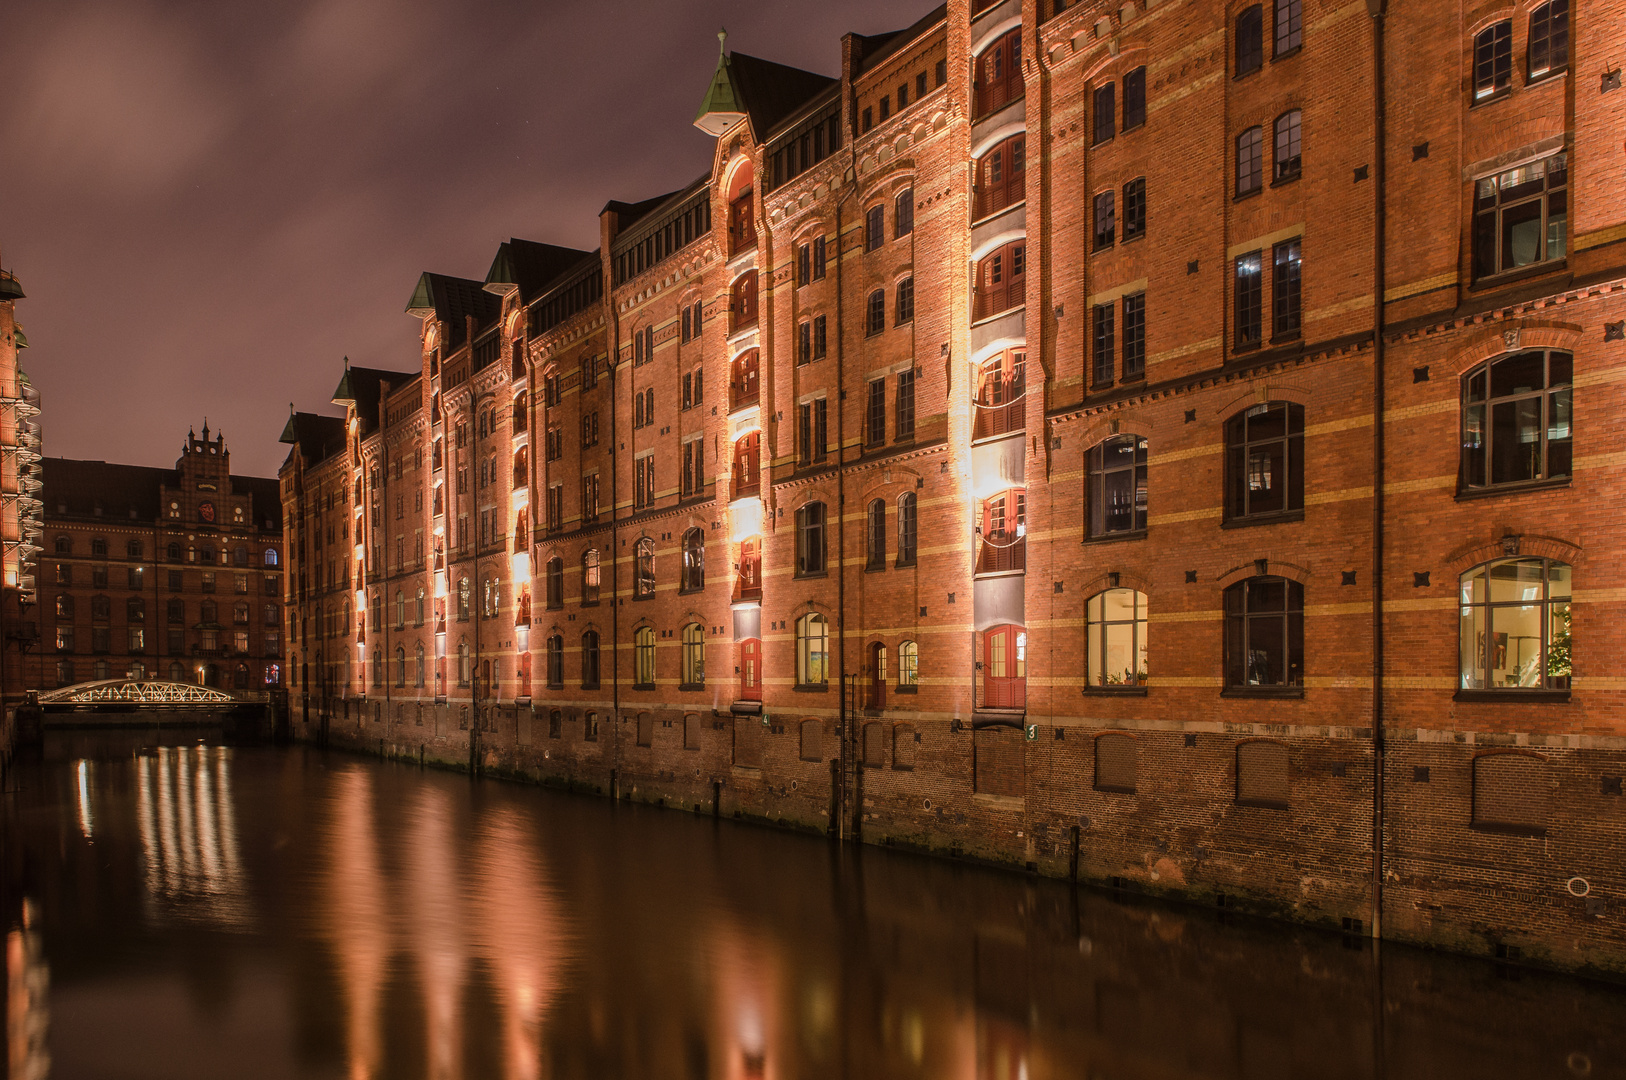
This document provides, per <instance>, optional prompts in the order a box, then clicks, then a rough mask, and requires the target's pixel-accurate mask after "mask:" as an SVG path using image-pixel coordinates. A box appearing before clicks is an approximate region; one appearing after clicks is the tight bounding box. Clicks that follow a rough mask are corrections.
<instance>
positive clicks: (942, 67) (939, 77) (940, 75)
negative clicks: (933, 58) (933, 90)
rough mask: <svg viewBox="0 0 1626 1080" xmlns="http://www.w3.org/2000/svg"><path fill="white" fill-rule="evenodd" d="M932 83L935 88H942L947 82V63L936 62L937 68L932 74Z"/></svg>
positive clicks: (943, 61)
mask: <svg viewBox="0 0 1626 1080" xmlns="http://www.w3.org/2000/svg"><path fill="white" fill-rule="evenodd" d="M933 82H934V84H935V85H936V86H942V85H943V84H944V83H946V82H948V61H947V60H939V61H938V62H937V68H936V71H935V72H934V77H933Z"/></svg>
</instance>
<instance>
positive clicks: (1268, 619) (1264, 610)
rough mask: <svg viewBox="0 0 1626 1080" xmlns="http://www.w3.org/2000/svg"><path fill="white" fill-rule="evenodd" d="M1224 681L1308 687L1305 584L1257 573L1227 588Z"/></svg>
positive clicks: (1249, 685) (1255, 685) (1243, 685)
mask: <svg viewBox="0 0 1626 1080" xmlns="http://www.w3.org/2000/svg"><path fill="white" fill-rule="evenodd" d="M1225 685H1226V688H1227V689H1239V688H1246V689H1251V688H1266V687H1276V688H1288V687H1301V686H1303V685H1304V586H1302V585H1300V584H1299V583H1298V582H1296V581H1289V580H1288V579H1286V578H1279V577H1253V578H1248V579H1247V580H1246V581H1239V582H1237V583H1236V584H1235V585H1232V586H1231V587H1230V588H1228V589H1226V590H1225Z"/></svg>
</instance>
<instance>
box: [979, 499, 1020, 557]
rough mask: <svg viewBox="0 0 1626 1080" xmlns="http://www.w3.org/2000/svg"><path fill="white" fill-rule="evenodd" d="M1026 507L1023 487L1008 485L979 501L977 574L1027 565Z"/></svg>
mask: <svg viewBox="0 0 1626 1080" xmlns="http://www.w3.org/2000/svg"><path fill="white" fill-rule="evenodd" d="M1027 506H1028V496H1027V489H1026V488H1009V489H1007V490H1005V491H1002V492H1000V493H999V494H997V495H995V496H993V497H992V498H989V499H987V500H985V501H984V502H983V505H982V528H981V534H982V535H981V541H982V542H981V543H980V544H979V545H978V546H977V573H979V574H992V573H1003V572H1005V571H1008V570H1022V569H1025V568H1026V567H1027V533H1028V511H1027Z"/></svg>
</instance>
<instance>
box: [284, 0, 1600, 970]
mask: <svg viewBox="0 0 1626 1080" xmlns="http://www.w3.org/2000/svg"><path fill="white" fill-rule="evenodd" d="M1623 15H1626V5H1623V4H1620V3H1615V2H1585V3H1575V4H1570V3H1567V2H1566V0H1550V2H1547V3H1542V4H1530V3H1527V4H1523V5H1521V6H1519V7H1517V9H1515V8H1513V7H1503V8H1495V9H1484V10H1483V11H1479V10H1478V9H1476V10H1475V11H1468V10H1460V11H1459V10H1458V8H1457V7H1453V6H1451V5H1440V4H1437V3H1435V4H1423V3H1419V2H1412V0H1405V2H1399V0H1396V2H1392V3H1387V4H1385V3H1384V2H1382V0H1372V2H1371V3H1367V2H1362V0H1355V2H1341V0H1265V2H1264V3H1258V4H1252V3H1233V4H1228V5H1219V4H1195V3H1190V2H1185V3H1182V2H1179V0H1162V2H1151V0H1133V2H1131V3H1127V4H1114V5H1102V4H1089V3H1079V4H1076V5H1064V4H1061V5H1058V4H1056V3H1055V2H1054V0H1042V2H1041V3H1039V4H1038V5H1035V4H1034V3H1033V2H1032V0H1028V2H1027V3H1021V2H1019V0H1005V2H1004V3H996V4H986V3H976V4H968V3H965V2H957V3H950V4H948V5H947V6H946V7H944V8H939V9H937V10H936V11H934V12H931V13H929V14H927V15H926V16H925V17H924V18H922V19H921V21H920V22H919V23H917V24H916V25H914V26H912V27H909V28H907V29H905V30H902V31H900V32H898V33H896V34H892V35H883V36H880V37H861V36H857V35H849V36H848V37H846V38H844V39H843V41H842V58H841V71H840V74H839V77H836V78H826V77H822V76H819V75H815V74H811V73H808V72H803V71H798V70H794V69H790V68H785V67H783V66H780V65H777V64H773V63H771V62H768V61H764V60H758V59H755V58H752V57H747V56H744V55H740V54H733V55H728V54H726V53H725V55H724V56H723V57H722V59H721V60H720V62H719V65H718V69H717V73H716V76H715V77H714V79H713V82H712V84H711V86H710V87H709V89H708V90H707V92H706V96H705V99H704V103H703V105H702V107H701V110H700V113H699V116H698V117H697V120H696V126H697V127H699V128H700V129H701V130H702V131H703V132H705V133H706V134H707V135H709V136H711V137H713V138H714V139H715V140H716V141H715V153H714V158H713V163H712V167H711V168H710V169H709V170H708V171H707V173H706V174H705V175H704V176H701V177H699V178H697V179H696V180H695V181H693V182H692V183H690V184H687V185H685V186H684V187H682V188H680V189H678V190H676V191H674V192H672V193H670V194H668V195H665V196H660V197H657V198H654V199H649V200H646V201H643V202H638V203H622V202H611V203H609V204H608V205H607V206H606V207H605V209H604V211H603V213H602V215H601V227H600V238H601V246H600V248H599V250H598V251H596V252H591V253H589V252H577V251H568V250H564V249H560V248H555V247H551V246H548V245H544V244H536V243H530V242H525V241H519V240H514V241H510V242H509V243H508V244H505V245H503V246H502V248H501V250H499V252H498V254H497V257H496V259H495V261H494V262H493V264H492V267H491V270H490V271H489V272H488V273H487V275H486V278H485V280H484V281H483V282H480V281H475V280H467V279H457V278H449V277H442V276H439V275H434V274H426V275H424V276H423V278H422V279H421V281H420V283H419V286H418V288H417V290H416V292H415V294H414V296H413V298H412V300H411V302H410V304H409V309H408V310H409V311H410V312H411V313H412V314H414V315H415V316H417V317H419V318H420V319H421V320H422V322H423V334H422V350H421V355H420V356H419V357H417V358H415V359H414V358H408V359H407V362H405V363H400V364H392V365H391V366H392V367H398V368H400V369H402V370H401V371H399V372H398V373H392V372H386V371H375V370H367V371H362V370H361V369H355V368H351V369H349V371H348V374H347V375H346V376H345V378H344V380H343V381H342V382H341V383H340V388H339V390H338V392H337V393H336V394H335V402H336V403H338V404H340V405H342V406H344V408H345V415H344V417H343V418H342V419H341V418H339V417H336V416H335V417H319V416H315V415H312V414H298V415H297V416H296V417H295V418H294V420H293V421H292V422H291V425H290V429H289V433H288V436H287V437H288V439H289V441H291V442H293V443H295V447H296V449H295V452H294V453H292V454H291V455H290V458H289V462H288V465H287V466H286V467H285V468H284V470H283V498H284V501H285V505H286V516H287V520H288V523H289V528H290V530H291V531H290V534H289V550H290V553H291V557H292V559H293V560H294V561H293V564H292V565H293V566H295V567H297V568H298V571H299V579H300V584H299V602H298V605H297V607H296V609H295V611H294V612H293V613H292V617H293V619H294V623H293V624H291V626H290V637H291V639H293V638H297V649H298V652H299V654H300V658H299V670H300V679H301V681H300V684H299V688H300V690H301V692H302V693H304V694H306V695H308V697H307V701H306V705H305V713H304V715H305V716H306V718H307V720H306V722H307V723H308V724H312V725H315V724H321V723H325V724H326V725H328V727H327V730H328V733H329V734H330V735H335V736H338V737H342V738H344V739H347V740H350V741H353V742H355V743H357V744H358V745H365V746H374V747H378V746H382V747H384V748H385V749H386V751H392V752H401V753H411V754H424V755H433V756H439V757H445V758H456V759H459V760H464V759H466V760H469V761H471V762H475V763H483V764H485V765H488V766H491V767H498V768H502V769H505V770H510V771H513V772H516V773H519V774H523V775H526V776H531V777H536V778H541V779H544V780H548V781H554V782H562V783H569V784H575V785H585V786H587V787H589V788H596V789H599V790H610V791H613V792H616V793H618V794H621V795H630V796H633V797H637V798H640V799H650V800H657V799H658V800H671V801H674V802H677V803H679V804H683V805H687V806H705V807H717V808H720V809H721V810H722V811H723V812H727V813H730V814H739V815H741V816H753V817H758V818H763V819H768V820H774V821H784V822H787V823H794V824H798V825H804V826H814V827H820V828H830V829H832V830H835V831H840V832H842V833H843V834H845V835H855V834H860V833H861V835H862V836H863V837H864V838H865V839H868V840H877V841H882V842H890V843H900V844H912V845H918V846H922V847H927V848H932V849H940V850H951V851H954V852H959V853H964V854H967V855H974V856H978V857H984V858H989V859H994V860H998V861H1003V862H1008V863H1013V864H1017V865H1022V864H1025V865H1027V866H1029V867H1030V868H1033V869H1037V870H1038V871H1040V872H1044V873H1049V874H1061V875H1068V874H1075V873H1076V874H1077V875H1079V876H1081V877H1085V878H1090V879H1094V880H1104V881H1110V882H1112V883H1113V884H1115V885H1118V886H1121V887H1126V888H1137V889H1144V890H1148V891H1154V892H1162V893H1168V894H1177V895H1182V896H1186V897H1188V898H1191V899H1195V900H1201V901H1203V902H1209V903H1220V904H1224V905H1226V906H1233V905H1240V906H1247V907H1251V908H1254V909H1257V910H1265V911H1273V912H1278V913H1281V914H1285V915H1289V916H1291V917H1295V918H1299V919H1303V920H1307V921H1311V922H1319V923H1325V924H1328V925H1333V926H1343V927H1345V928H1348V929H1352V930H1359V932H1362V933H1366V932H1371V933H1382V934H1383V935H1384V936H1390V937H1398V938H1403V939H1410V940H1418V941H1426V942H1434V943H1440V944H1446V945H1451V946H1453V947H1458V948H1463V949H1467V950H1470V951H1484V952H1496V953H1498V954H1500V955H1504V956H1506V955H1515V956H1517V955H1522V956H1527V957H1531V958H1534V959H1538V960H1539V961H1541V962H1544V963H1550V964H1554V965H1558V966H1566V967H1588V966H1595V967H1600V968H1619V967H1620V966H1621V965H1622V964H1623V962H1626V951H1623V949H1622V946H1623V944H1626V934H1623V933H1622V931H1621V930H1620V928H1619V922H1618V920H1619V916H1620V907H1619V905H1620V902H1621V901H1620V896H1621V895H1622V892H1623V890H1626V878H1623V877H1622V875H1621V873H1620V871H1619V869H1618V867H1616V865H1615V862H1616V860H1614V859H1613V857H1612V855H1613V852H1614V851H1616V850H1617V849H1618V844H1617V843H1616V841H1618V839H1619V837H1620V835H1621V833H1620V825H1619V822H1620V820H1621V814H1622V812H1623V808H1622V796H1621V794H1620V792H1621V776H1622V774H1626V742H1622V741H1621V739H1622V736H1623V734H1626V733H1623V732H1622V730H1621V725H1620V722H1619V720H1618V719H1617V718H1618V716H1619V708H1620V705H1621V702H1622V692H1623V691H1626V670H1623V668H1622V659H1621V657H1622V652H1621V647H1622V644H1623V641H1622V635H1621V634H1620V632H1619V631H1618V630H1617V629H1616V628H1615V627H1614V625H1613V620H1612V618H1611V617H1610V616H1611V612H1612V611H1613V609H1614V608H1615V607H1616V606H1617V605H1619V604H1621V603H1623V602H1626V578H1623V573H1622V571H1620V570H1618V569H1617V568H1616V567H1615V565H1614V564H1615V563H1616V562H1618V560H1617V559H1616V558H1615V557H1614V556H1615V548H1614V547H1613V546H1611V545H1612V544H1613V543H1614V538H1615V537H1618V536H1619V535H1620V532H1619V527H1620V526H1621V525H1622V523H1623V522H1622V518H1623V514H1626V511H1623V509H1622V507H1623V506H1626V501H1623V500H1622V498H1621V495H1622V494H1623V493H1622V491H1621V490H1620V488H1621V479H1620V478H1621V471H1620V466H1621V464H1622V461H1623V460H1626V459H1623V458H1622V457H1621V454H1622V450H1621V448H1620V447H1621V442H1620V428H1621V425H1620V422H1619V421H1618V420H1616V419H1613V417H1614V416H1615V406H1616V405H1618V404H1620V398H1621V379H1622V377H1621V372H1622V371H1626V368H1622V367H1621V365H1620V362H1619V361H1618V359H1617V358H1618V357H1619V356H1620V354H1621V352H1622V350H1623V346H1622V344H1618V343H1617V342H1621V341H1622V340H1623V339H1626V332H1623V331H1622V327H1623V326H1626V291H1623V290H1626V269H1623V265H1622V253H1623V252H1626V246H1622V243H1621V242H1622V241H1626V198H1622V197H1621V196H1620V195H1619V194H1618V193H1617V192H1616V191H1615V190H1613V188H1612V186H1611V184H1610V183H1609V178H1610V176H1611V172H1610V170H1612V169H1615V168H1617V165H1616V162H1615V157H1616V155H1618V153H1619V150H1618V147H1616V146H1614V145H1613V143H1612V141H1611V140H1612V139H1613V134H1612V133H1614V132H1618V131H1619V130H1620V120H1621V114H1622V113H1623V112H1626V93H1620V92H1618V90H1619V82H1620V76H1619V72H1618V70H1616V66H1615V64H1616V62H1615V61H1613V60H1611V59H1609V57H1610V55H1611V54H1610V53H1609V51H1608V45H1607V42H1608V40H1609V39H1608V33H1609V28H1610V27H1612V26H1615V25H1618V24H1619V20H1620V19H1621V17H1622V16H1623ZM1583 72H1584V74H1583ZM1572 193H1573V194H1572ZM1611 432H1614V433H1615V434H1614V435H1611V434H1610V433H1611ZM352 529H353V530H355V535H354V536H351V535H350V532H349V530H352ZM324 545H326V546H324ZM307 577H308V585H307ZM1572 642H1573V647H1572ZM312 662H314V663H315V665H316V668H317V669H319V671H320V674H313V675H312V676H310V677H309V678H307V677H306V675H305V666H306V664H307V663H312ZM308 730H309V729H308Z"/></svg>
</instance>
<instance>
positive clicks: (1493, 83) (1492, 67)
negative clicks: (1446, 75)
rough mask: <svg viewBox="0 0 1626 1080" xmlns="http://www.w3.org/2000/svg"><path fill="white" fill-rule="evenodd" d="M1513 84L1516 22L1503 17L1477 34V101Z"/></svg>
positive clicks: (1475, 82)
mask: <svg viewBox="0 0 1626 1080" xmlns="http://www.w3.org/2000/svg"><path fill="white" fill-rule="evenodd" d="M1512 85H1513V21H1512V20H1511V19H1503V20H1502V21H1501V22H1499V23H1497V24H1496V25H1494V26H1487V27H1485V29H1483V30H1481V31H1480V32H1479V33H1478V34H1477V35H1476V36H1475V37H1474V100H1475V101H1484V100H1485V99H1486V98H1491V97H1495V96H1496V95H1497V94H1500V93H1501V92H1502V91H1504V90H1506V89H1507V88H1508V87H1510V86H1512Z"/></svg>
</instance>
